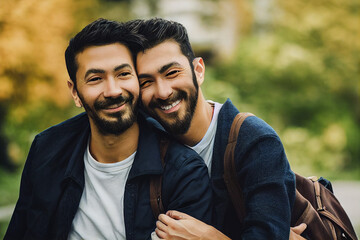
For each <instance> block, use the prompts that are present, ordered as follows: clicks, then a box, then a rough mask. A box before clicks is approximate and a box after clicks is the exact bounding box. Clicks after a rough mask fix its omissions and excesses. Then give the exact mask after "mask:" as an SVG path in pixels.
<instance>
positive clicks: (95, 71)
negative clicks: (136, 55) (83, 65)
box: [85, 63, 132, 78]
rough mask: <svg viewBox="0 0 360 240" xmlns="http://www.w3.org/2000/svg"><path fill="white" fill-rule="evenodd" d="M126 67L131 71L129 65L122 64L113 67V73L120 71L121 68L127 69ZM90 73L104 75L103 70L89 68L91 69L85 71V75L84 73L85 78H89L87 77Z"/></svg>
mask: <svg viewBox="0 0 360 240" xmlns="http://www.w3.org/2000/svg"><path fill="white" fill-rule="evenodd" d="M127 67H128V68H130V69H132V68H131V66H130V64H128V63H124V64H121V65H119V66H116V67H114V72H116V71H119V70H121V69H123V68H127ZM92 73H105V71H104V70H103V69H96V68H91V69H89V70H87V71H86V73H85V78H87V76H89V75H90V74H92Z"/></svg>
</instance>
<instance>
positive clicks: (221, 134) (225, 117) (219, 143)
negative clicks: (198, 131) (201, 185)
mask: <svg viewBox="0 0 360 240" xmlns="http://www.w3.org/2000/svg"><path fill="white" fill-rule="evenodd" d="M238 113H239V111H238V110H237V109H236V107H235V106H234V105H233V104H232V102H231V100H230V99H227V100H226V102H225V103H224V104H223V106H222V107H221V109H220V112H219V117H218V124H217V127H216V135H215V142H214V152H213V159H212V166H211V178H220V179H221V178H222V177H223V172H224V161H223V159H224V154H225V148H226V145H227V142H228V138H229V132H230V128H231V124H232V122H233V120H234V118H235V116H236V114H238Z"/></svg>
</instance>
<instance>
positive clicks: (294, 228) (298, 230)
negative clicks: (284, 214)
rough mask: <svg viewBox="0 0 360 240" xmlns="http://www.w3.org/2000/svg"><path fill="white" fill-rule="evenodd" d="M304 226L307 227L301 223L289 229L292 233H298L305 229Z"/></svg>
mask: <svg viewBox="0 0 360 240" xmlns="http://www.w3.org/2000/svg"><path fill="white" fill-rule="evenodd" d="M306 227H307V225H306V223H302V224H300V225H297V226H296V227H292V228H291V230H292V231H293V232H294V233H296V234H298V235H300V234H301V233H302V232H303V231H305V229H306Z"/></svg>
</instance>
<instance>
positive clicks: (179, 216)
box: [166, 210, 191, 220]
mask: <svg viewBox="0 0 360 240" xmlns="http://www.w3.org/2000/svg"><path fill="white" fill-rule="evenodd" d="M166 215H167V216H169V217H171V218H173V219H175V220H180V219H185V218H191V216H189V215H187V214H186V213H182V212H179V211H176V210H169V211H167V212H166Z"/></svg>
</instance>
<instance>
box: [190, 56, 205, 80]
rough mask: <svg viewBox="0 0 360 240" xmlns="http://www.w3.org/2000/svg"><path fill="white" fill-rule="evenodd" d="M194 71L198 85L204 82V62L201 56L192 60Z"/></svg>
mask: <svg viewBox="0 0 360 240" xmlns="http://www.w3.org/2000/svg"><path fill="white" fill-rule="evenodd" d="M192 63H193V66H194V71H195V75H196V79H197V82H198V84H199V86H200V85H201V84H202V83H203V82H204V78H205V63H204V60H203V59H202V58H201V57H197V58H194V60H193V62H192Z"/></svg>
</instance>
